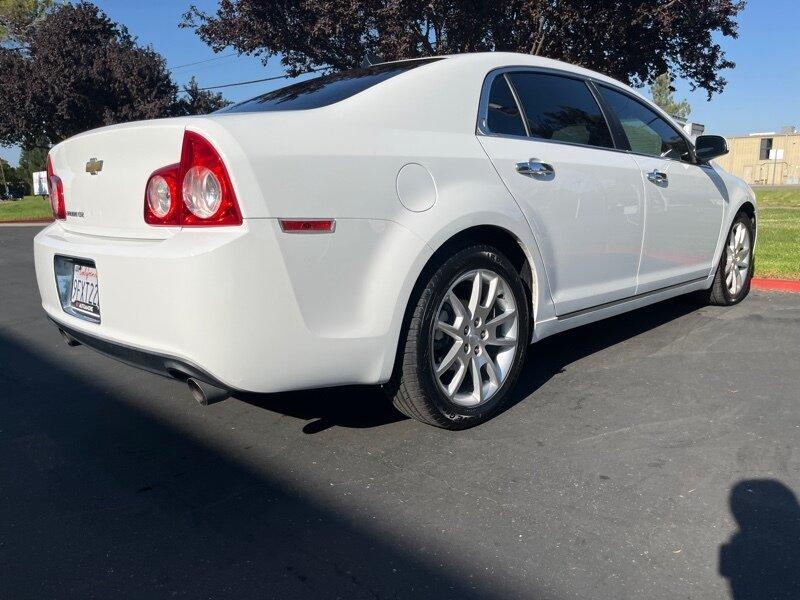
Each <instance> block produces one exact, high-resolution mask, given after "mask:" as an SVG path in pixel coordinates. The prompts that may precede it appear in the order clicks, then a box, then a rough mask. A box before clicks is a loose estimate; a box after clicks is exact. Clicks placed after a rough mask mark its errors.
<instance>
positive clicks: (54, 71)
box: [0, 2, 224, 149]
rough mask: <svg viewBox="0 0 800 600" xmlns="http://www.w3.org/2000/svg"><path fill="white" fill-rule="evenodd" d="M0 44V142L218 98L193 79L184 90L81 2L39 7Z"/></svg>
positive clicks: (40, 142) (148, 53) (58, 134)
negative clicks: (42, 10)
mask: <svg viewBox="0 0 800 600" xmlns="http://www.w3.org/2000/svg"><path fill="white" fill-rule="evenodd" d="M15 42H16V44H17V46H16V47H14V48H11V47H7V46H4V47H0V73H2V76H1V77H0V145H4V146H10V145H20V146H22V147H23V148H29V149H30V148H34V147H37V146H39V147H49V146H50V145H52V144H55V143H57V142H59V141H61V140H63V139H65V138H67V137H70V136H72V135H75V134H77V133H79V132H81V131H85V130H87V129H92V128H95V127H100V126H103V125H110V124H114V123H120V122H124V121H132V120H137V119H149V118H156V117H164V116H175V115H185V114H195V113H196V112H198V111H200V110H206V109H208V110H211V109H214V108H218V107H220V106H223V105H224V101H223V100H222V98H221V96H220V95H219V94H211V93H208V92H202V91H200V90H198V89H197V85H196V82H195V84H194V87H193V88H192V87H191V85H192V84H190V89H189V90H188V91H187V94H186V96H185V97H181V96H179V95H178V87H177V86H176V85H175V83H174V82H173V80H172V78H171V76H170V73H169V71H168V70H167V66H166V62H165V60H164V58H163V57H162V56H161V55H160V54H158V53H157V52H155V51H154V50H153V49H152V48H150V47H142V46H139V45H138V44H137V43H136V40H135V39H134V38H133V37H132V36H131V35H130V34H129V33H128V31H127V29H126V28H125V27H123V26H121V25H118V24H117V23H115V22H113V21H112V20H111V19H109V18H108V17H107V16H106V15H105V14H104V13H103V12H102V11H101V10H100V9H98V8H97V7H96V6H95V5H93V4H90V3H88V2H79V3H77V4H61V5H57V6H55V7H53V8H51V9H48V10H47V11H46V14H45V16H44V17H42V18H39V20H38V22H37V24H36V26H35V27H31V28H28V29H27V30H26V32H25V33H24V34H18V35H17V36H16V39H15Z"/></svg>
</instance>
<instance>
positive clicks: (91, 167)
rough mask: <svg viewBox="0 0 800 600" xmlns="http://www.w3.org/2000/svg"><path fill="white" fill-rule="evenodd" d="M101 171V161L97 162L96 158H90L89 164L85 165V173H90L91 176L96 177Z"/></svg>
mask: <svg viewBox="0 0 800 600" xmlns="http://www.w3.org/2000/svg"><path fill="white" fill-rule="evenodd" d="M102 170H103V161H102V160H97V159H96V158H92V159H90V160H89V162H87V163H86V172H87V173H90V174H91V175H97V174H98V173H99V172H100V171H102Z"/></svg>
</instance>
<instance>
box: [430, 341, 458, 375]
mask: <svg viewBox="0 0 800 600" xmlns="http://www.w3.org/2000/svg"><path fill="white" fill-rule="evenodd" d="M463 346H464V342H462V341H461V340H458V341H456V342H453V345H452V347H451V348H450V350H448V352H447V354H446V355H445V357H444V358H443V359H442V362H441V363H439V366H438V367H436V375H437V377H441V375H442V374H443V373H446V372H447V371H448V370H449V369H450V367H452V366H453V363H455V362H456V361H457V360H458V357H459V354H460V353H461V348H462V347H463Z"/></svg>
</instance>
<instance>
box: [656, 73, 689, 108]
mask: <svg viewBox="0 0 800 600" xmlns="http://www.w3.org/2000/svg"><path fill="white" fill-rule="evenodd" d="M674 92H675V88H673V87H672V78H671V77H670V76H669V73H662V74H661V75H659V76H658V77H656V78H655V80H654V81H653V83H652V85H651V86H650V95H651V96H652V98H653V102H655V103H656V104H657V105H658V106H660V107H661V109H662V110H663V111H664V112H665V113H667V114H668V115H672V116H673V117H680V118H681V119H685V118H686V117H688V116H689V114H690V113H691V112H692V107H691V106H690V105H689V101H688V100H686V99H685V98H684V99H683V100H681V101H678V100H675V96H674V95H673V93H674Z"/></svg>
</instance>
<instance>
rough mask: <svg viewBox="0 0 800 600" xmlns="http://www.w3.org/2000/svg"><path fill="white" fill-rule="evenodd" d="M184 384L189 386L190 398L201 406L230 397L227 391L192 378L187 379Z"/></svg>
mask: <svg viewBox="0 0 800 600" xmlns="http://www.w3.org/2000/svg"><path fill="white" fill-rule="evenodd" d="M186 384H187V385H188V386H189V391H190V392H191V393H192V397H193V398H194V399H195V400H196V401H197V403H198V404H200V405H201V406H208V405H209V404H214V403H216V402H222V401H223V400H225V399H227V398H229V397H230V395H231V394H230V392H229V391H228V390H223V389H222V388H218V387H216V386H213V385H211V384H210V383H206V382H205V381H200V380H198V379H195V378H194V377H190V378H189V379H187V380H186Z"/></svg>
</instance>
